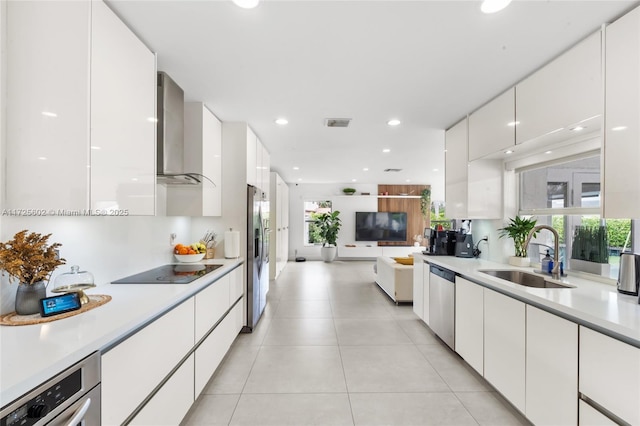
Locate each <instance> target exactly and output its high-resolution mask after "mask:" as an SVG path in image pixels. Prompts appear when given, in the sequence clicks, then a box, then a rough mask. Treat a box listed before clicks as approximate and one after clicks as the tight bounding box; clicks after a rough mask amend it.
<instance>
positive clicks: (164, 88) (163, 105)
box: [156, 72, 215, 186]
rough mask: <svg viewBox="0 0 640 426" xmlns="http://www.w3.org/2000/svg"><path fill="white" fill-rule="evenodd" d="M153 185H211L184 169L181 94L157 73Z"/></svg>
mask: <svg viewBox="0 0 640 426" xmlns="http://www.w3.org/2000/svg"><path fill="white" fill-rule="evenodd" d="M157 117H158V123H157V124H158V129H157V132H156V134H157V166H156V167H157V168H156V170H157V172H156V174H157V177H156V178H157V180H156V181H157V182H158V183H163V184H167V185H197V184H199V183H201V182H202V180H203V179H204V180H207V181H209V182H211V183H213V185H214V186H215V183H214V182H213V181H212V180H211V179H209V178H207V177H206V176H203V175H201V174H199V173H191V172H188V171H185V170H184V91H183V90H182V89H181V88H180V86H178V85H177V84H176V82H175V81H173V79H171V77H169V76H168V75H167V74H166V73H164V72H158V87H157Z"/></svg>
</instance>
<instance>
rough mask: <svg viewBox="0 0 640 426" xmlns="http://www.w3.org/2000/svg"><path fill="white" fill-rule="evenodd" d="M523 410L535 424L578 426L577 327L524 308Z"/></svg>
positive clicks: (553, 316)
mask: <svg viewBox="0 0 640 426" xmlns="http://www.w3.org/2000/svg"><path fill="white" fill-rule="evenodd" d="M526 348H527V350H526V364H527V365H526V411H525V414H526V416H527V418H528V419H529V420H530V421H531V422H532V423H534V424H536V425H575V424H577V423H578V325H577V324H575V323H573V322H570V321H567V320H565V319H563V318H560V317H558V316H556V315H553V314H550V313H548V312H545V311H542V310H540V309H538V308H535V307H533V306H530V305H527V340H526Z"/></svg>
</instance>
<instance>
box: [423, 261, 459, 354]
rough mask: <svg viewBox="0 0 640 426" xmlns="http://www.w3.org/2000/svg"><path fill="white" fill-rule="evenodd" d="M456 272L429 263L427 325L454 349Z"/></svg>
mask: <svg viewBox="0 0 640 426" xmlns="http://www.w3.org/2000/svg"><path fill="white" fill-rule="evenodd" d="M455 281H456V274H455V273H454V272H452V271H450V270H448V269H444V268H441V267H439V266H436V265H431V268H430V269H429V327H431V330H433V332H434V333H436V334H437V335H438V337H440V339H442V341H443V342H445V343H446V344H447V346H449V347H450V348H451V349H455V334H454V333H455V307H456V306H455V305H456V286H455Z"/></svg>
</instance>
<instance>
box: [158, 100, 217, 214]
mask: <svg viewBox="0 0 640 426" xmlns="http://www.w3.org/2000/svg"><path fill="white" fill-rule="evenodd" d="M183 161H184V170H185V172H189V173H197V174H199V175H202V176H200V177H199V180H200V181H201V183H200V184H198V185H167V189H166V191H167V207H166V209H167V210H166V212H167V213H166V214H167V215H169V216H221V215H222V123H221V122H220V120H218V118H217V117H216V116H215V115H213V113H212V112H211V111H209V109H207V107H206V106H205V105H204V104H203V103H202V102H186V103H185V104H184V160H183Z"/></svg>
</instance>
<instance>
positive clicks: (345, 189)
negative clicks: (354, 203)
mask: <svg viewBox="0 0 640 426" xmlns="http://www.w3.org/2000/svg"><path fill="white" fill-rule="evenodd" d="M342 192H344V193H345V194H347V195H352V194H354V193H355V192H356V189H355V188H343V189H342Z"/></svg>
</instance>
